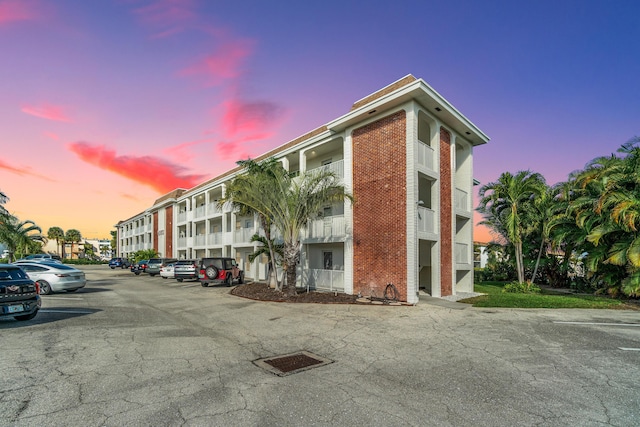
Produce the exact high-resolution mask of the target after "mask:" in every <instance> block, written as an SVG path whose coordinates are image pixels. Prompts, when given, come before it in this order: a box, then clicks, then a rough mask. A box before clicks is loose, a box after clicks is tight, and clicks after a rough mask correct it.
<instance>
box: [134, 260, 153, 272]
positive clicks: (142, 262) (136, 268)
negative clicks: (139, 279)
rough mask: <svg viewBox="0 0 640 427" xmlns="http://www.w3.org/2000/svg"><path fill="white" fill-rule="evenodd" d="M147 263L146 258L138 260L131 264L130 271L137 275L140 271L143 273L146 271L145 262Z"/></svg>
mask: <svg viewBox="0 0 640 427" xmlns="http://www.w3.org/2000/svg"><path fill="white" fill-rule="evenodd" d="M148 263H149V260H148V259H143V260H140V261H138V262H137V263H135V264H131V272H132V273H133V274H135V275H136V276H139V275H140V273H145V272H146V271H147V264H148Z"/></svg>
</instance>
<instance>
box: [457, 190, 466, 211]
mask: <svg viewBox="0 0 640 427" xmlns="http://www.w3.org/2000/svg"><path fill="white" fill-rule="evenodd" d="M455 207H456V209H458V210H461V211H465V212H468V211H469V193H467V192H466V191H464V190H462V189H460V188H456V194H455Z"/></svg>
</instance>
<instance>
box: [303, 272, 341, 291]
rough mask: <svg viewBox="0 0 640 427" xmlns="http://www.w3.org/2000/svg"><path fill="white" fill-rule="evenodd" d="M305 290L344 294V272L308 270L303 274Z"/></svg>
mask: <svg viewBox="0 0 640 427" xmlns="http://www.w3.org/2000/svg"><path fill="white" fill-rule="evenodd" d="M303 275H305V277H304V278H305V282H306V283H304V284H303V285H304V286H306V288H307V290H309V289H315V290H319V291H329V292H344V271H342V270H321V269H313V268H312V269H309V270H306V271H304V272H303Z"/></svg>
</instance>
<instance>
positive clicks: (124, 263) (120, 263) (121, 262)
mask: <svg viewBox="0 0 640 427" xmlns="http://www.w3.org/2000/svg"><path fill="white" fill-rule="evenodd" d="M129 265H130V263H129V260H128V259H126V258H111V261H109V267H111V269H112V270H113V269H114V268H116V267H120V268H129Z"/></svg>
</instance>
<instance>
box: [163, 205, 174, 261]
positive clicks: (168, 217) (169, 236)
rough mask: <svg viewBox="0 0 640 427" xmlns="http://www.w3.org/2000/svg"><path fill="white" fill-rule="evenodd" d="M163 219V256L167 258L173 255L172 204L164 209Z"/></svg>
mask: <svg viewBox="0 0 640 427" xmlns="http://www.w3.org/2000/svg"><path fill="white" fill-rule="evenodd" d="M165 221H166V225H165V227H164V234H165V239H164V247H165V251H164V256H165V257H167V258H171V257H172V256H173V206H169V207H168V208H167V209H166V210H165Z"/></svg>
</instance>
